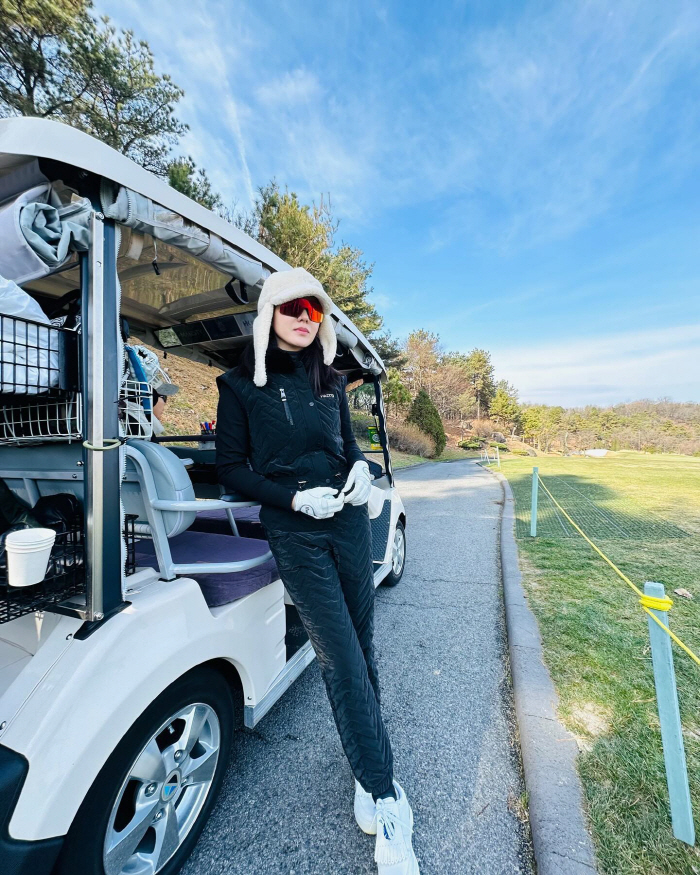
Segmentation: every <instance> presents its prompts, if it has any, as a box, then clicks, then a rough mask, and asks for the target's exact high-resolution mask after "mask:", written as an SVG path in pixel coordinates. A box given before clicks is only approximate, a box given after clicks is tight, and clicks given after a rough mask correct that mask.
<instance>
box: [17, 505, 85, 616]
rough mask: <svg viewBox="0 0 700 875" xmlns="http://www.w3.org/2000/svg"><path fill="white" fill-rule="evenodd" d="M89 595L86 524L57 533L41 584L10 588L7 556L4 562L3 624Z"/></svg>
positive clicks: (72, 526)
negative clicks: (85, 538)
mask: <svg viewBox="0 0 700 875" xmlns="http://www.w3.org/2000/svg"><path fill="white" fill-rule="evenodd" d="M84 594H85V547H84V542H83V527H82V522H81V521H79V520H76V521H75V524H72V525H71V526H70V527H69V528H67V530H66V531H63V532H57V534H56V540H55V542H54V545H53V547H52V549H51V556H50V557H49V562H48V565H47V568H46V576H45V577H44V579H43V580H42V582H41V583H36V584H34V585H33V586H21V587H14V586H10V584H9V581H8V575H7V555H6V554H5V553H3V555H2V558H1V559H0V623H9V622H10V621H11V620H16V619H17V618H18V617H21V616H23V615H24V614H32V613H34V612H35V611H47V610H51V609H52V608H56V607H57V606H58V605H59V604H61V603H62V602H65V601H67V600H68V599H70V598H73V597H75V596H79V595H84Z"/></svg>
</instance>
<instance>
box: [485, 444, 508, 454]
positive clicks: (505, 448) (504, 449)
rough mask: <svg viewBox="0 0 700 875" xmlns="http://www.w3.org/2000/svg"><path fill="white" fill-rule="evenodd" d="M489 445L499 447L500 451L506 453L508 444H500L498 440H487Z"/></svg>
mask: <svg viewBox="0 0 700 875" xmlns="http://www.w3.org/2000/svg"><path fill="white" fill-rule="evenodd" d="M489 446H490V447H498V449H499V450H500V451H501V452H502V453H507V452H508V446H507V444H501V443H499V442H498V441H489Z"/></svg>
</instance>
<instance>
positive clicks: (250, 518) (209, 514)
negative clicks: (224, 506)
mask: <svg viewBox="0 0 700 875" xmlns="http://www.w3.org/2000/svg"><path fill="white" fill-rule="evenodd" d="M233 516H234V518H235V520H236V526H237V527H238V533H239V534H240V535H241V536H242V537H244V538H257V539H260V538H263V539H264V538H265V531H264V529H263V527H262V523H261V522H260V505H259V504H257V505H254V506H253V507H234V508H233ZM190 529H191V530H192V531H193V532H211V533H213V534H217V535H230V534H231V526H230V525H229V521H228V516H227V515H226V511H225V510H205V511H203V512H202V513H198V514H197V519H196V520H195V521H194V522H193V523H192V525H191V526H190Z"/></svg>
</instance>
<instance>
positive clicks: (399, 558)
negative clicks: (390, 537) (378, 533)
mask: <svg viewBox="0 0 700 875" xmlns="http://www.w3.org/2000/svg"><path fill="white" fill-rule="evenodd" d="M405 557H406V539H405V538H404V534H403V532H402V531H401V529H396V531H395V532H394V545H393V548H392V551H391V570H392V571H393V573H394V574H396V575H399V574H401V569H402V568H403V563H404V559H405Z"/></svg>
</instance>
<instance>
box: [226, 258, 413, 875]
mask: <svg viewBox="0 0 700 875" xmlns="http://www.w3.org/2000/svg"><path fill="white" fill-rule="evenodd" d="M331 308H332V303H331V300H330V298H329V297H328V295H327V294H326V293H325V292H324V291H323V287H322V286H321V284H320V283H319V282H318V281H317V280H316V279H314V277H312V276H311V274H310V273H308V272H307V271H306V270H304V269H303V268H295V269H294V270H290V271H283V272H280V273H274V274H272V276H270V277H269V278H268V279H267V280H266V282H265V285H264V286H263V289H262V293H261V295H260V299H259V301H258V316H257V318H256V319H255V322H254V324H253V343H252V344H250V345H249V346H248V347H247V348H246V349H245V350H244V353H243V355H242V358H241V362H240V364H239V365H238V367H236V368H234V369H233V370H231V371H229V372H228V373H226V374H224V375H223V376H221V377H219V378H218V381H217V382H218V386H219V409H218V413H217V423H216V430H217V435H216V463H217V473H218V477H219V482H220V483H221V484H222V485H223V486H224V487H225V488H227V489H230V490H233V491H236V492H240V493H243V494H244V495H246V496H248V497H249V498H252V499H255V500H257V501H259V502H260V503H261V505H262V507H261V510H260V520H261V522H262V524H263V526H264V527H265V532H266V535H267V539H268V541H269V544H270V549H271V550H272V553H273V555H274V557H275V560H276V562H277V567H278V569H279V573H280V577H281V578H282V581H283V582H284V585H285V587H286V588H287V591H288V592H289V594H290V596H291V598H292V599H293V601H294V604H295V606H296V608H297V610H298V612H299V616H300V617H301V621H302V623H303V624H304V628H305V629H306V631H307V633H308V635H309V638H310V639H311V643H312V645H313V648H314V650H315V651H316V656H317V658H318V661H319V664H320V666H321V671H322V673H323V679H324V681H325V684H326V691H327V693H328V698H329V699H330V703H331V708H332V710H333V716H334V718H335V722H336V726H337V727H338V732H339V733H340V738H341V741H342V744H343V749H344V750H345V754H346V756H347V758H348V760H349V762H350V766H351V768H352V770H353V772H354V774H355V778H356V781H355V817H356V819H357V822H358V824H359V826H360V828H361V829H362V830H363V831H364V832H366V833H369V834H371V835H374V834H375V833H376V836H377V839H376V846H375V860H376V862H377V865H378V869H379V873H380V875H418V862H417V860H416V857H415V854H414V853H413V848H412V846H411V833H412V828H413V813H412V811H411V808H410V806H409V804H408V800H407V799H406V795H405V793H404V792H403V789H402V788H401V786H400V785H399V784H398V783H397V782H396V781H394V779H393V758H392V752H391V745H390V742H389V737H388V735H387V732H386V729H385V727H384V723H383V721H382V717H381V711H380V704H379V680H378V677H377V669H376V665H375V661H374V649H373V644H372V633H373V617H374V576H373V566H372V554H371V541H370V538H371V535H370V525H369V516H368V513H367V500H368V498H369V493H370V488H371V486H370V474H369V466H368V465H367V462H366V461H365V459H364V457H363V455H362V453H361V452H360V449H359V447H358V446H357V442H356V441H355V438H354V436H353V434H352V428H351V424H350V411H349V409H348V402H347V397H346V395H345V384H346V382H347V380H346V379H345V378H343V377H341V375H340V374H338V372H337V371H335V370H334V369H333V368H332V367H331V364H332V362H333V360H334V358H335V352H336V337H335V331H334V328H333V324H332V321H331V319H330V316H329V314H330V312H331Z"/></svg>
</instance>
